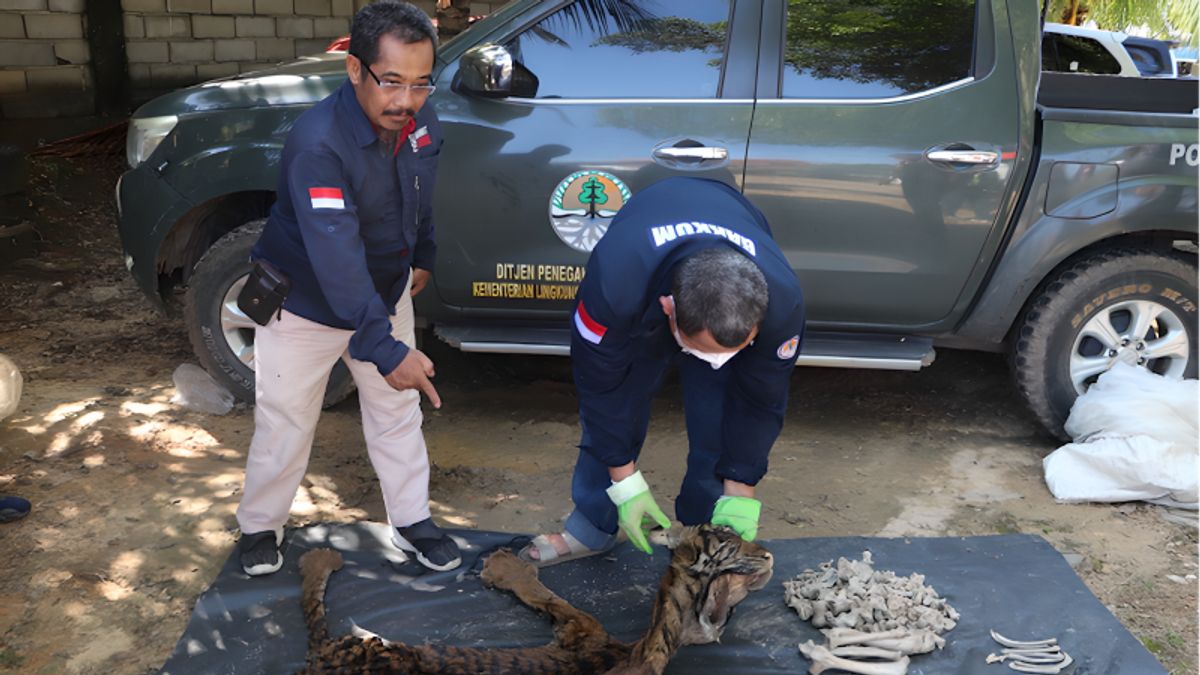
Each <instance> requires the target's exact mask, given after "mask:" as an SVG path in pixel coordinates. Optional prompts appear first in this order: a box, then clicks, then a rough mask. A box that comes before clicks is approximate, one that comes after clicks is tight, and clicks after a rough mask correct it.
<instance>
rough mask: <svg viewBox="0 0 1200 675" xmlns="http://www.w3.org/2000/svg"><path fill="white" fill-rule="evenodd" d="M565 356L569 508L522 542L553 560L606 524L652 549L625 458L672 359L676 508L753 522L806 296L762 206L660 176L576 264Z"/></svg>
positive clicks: (602, 545) (742, 527)
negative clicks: (574, 397) (573, 459)
mask: <svg viewBox="0 0 1200 675" xmlns="http://www.w3.org/2000/svg"><path fill="white" fill-rule="evenodd" d="M578 297H579V302H578V304H577V305H576V309H575V314H574V329H573V331H572V338H571V359H572V361H573V370H574V377H575V385H576V387H577V389H578V392H579V408H580V423H581V426H582V427H583V437H582V440H581V441H580V452H579V459H578V461H577V463H576V465H575V473H574V478H573V481H572V498H573V500H574V502H575V510H574V512H573V513H572V514H571V515H570V517H569V518H567V522H566V526H565V531H564V532H563V533H561V534H549V535H539V536H538V537H537V538H535V539H534V542H533V544H531V545H530V546H529V547H527V548H526V549H525V550H524V551H522V554H523V556H524V557H525V558H526V559H529V560H532V561H535V562H540V564H543V565H545V564H553V563H555V562H562V561H563V560H569V559H572V558H578V557H582V556H586V555H592V554H595V553H598V552H601V551H605V550H607V549H609V548H611V547H612V545H613V544H614V542H615V535H616V533H617V529H618V525H619V526H620V529H621V530H622V531H624V532H625V534H626V535H627V536H628V537H629V539H630V541H632V542H633V544H634V545H635V546H637V547H638V548H639V549H641V550H643V551H645V552H646V553H649V552H650V547H649V545H648V544H647V543H646V539H645V523H644V520H643V519H648V520H650V521H653V522H657V523H658V524H659V525H662V526H663V527H666V526H668V525H669V521H668V519H667V518H666V516H665V515H664V514H663V513H662V511H661V510H660V509H659V507H658V505H657V503H656V502H655V500H654V498H653V497H652V496H651V494H650V487H649V486H648V485H647V483H646V481H645V480H644V479H643V477H642V474H641V472H640V471H638V469H637V459H638V455H639V453H640V452H641V449H642V444H643V442H644V441H645V438H646V429H647V427H648V425H649V422H650V404H651V401H652V399H653V397H654V394H655V393H656V392H657V390H658V388H659V385H660V384H661V382H662V377H663V374H664V372H665V371H666V369H667V367H668V366H670V365H673V364H674V365H677V366H678V367H679V372H680V378H681V383H682V388H683V397H684V407H685V411H686V419H687V431H688V443H689V451H688V458H687V472H686V474H685V475H684V479H683V485H682V486H681V488H680V491H679V496H678V498H677V499H676V500H675V515H676V517H677V518H678V519H679V521H680V522H682V523H683V524H684V525H697V524H700V523H704V522H712V523H714V524H718V525H728V526H730V527H732V528H733V529H734V530H736V531H737V532H738V534H740V535H741V536H742V537H743V538H745V539H754V537H755V536H756V535H757V531H758V518H759V512H760V509H761V505H760V503H759V502H758V501H757V500H756V499H755V498H754V493H755V488H754V486H755V485H756V484H757V483H758V482H759V480H761V479H762V477H763V475H764V474H765V473H766V471H767V455H768V453H769V452H770V450H771V446H772V445H773V444H774V442H775V439H776V438H777V437H778V436H779V431H780V429H781V428H782V426H783V416H784V411H785V409H786V407H787V397H788V387H789V383H790V380H791V374H792V371H793V369H794V363H795V360H796V353H797V351H798V350H799V347H800V341H801V339H802V338H803V333H804V300H803V297H802V295H801V293H800V284H799V281H798V280H797V279H796V275H795V273H794V272H793V271H792V269H791V266H790V265H789V264H788V262H787V259H786V258H785V257H784V255H783V253H782V252H781V251H780V250H779V247H778V246H777V245H776V244H775V242H774V241H773V240H772V238H771V230H770V227H769V226H768V225H767V221H766V219H765V218H764V217H763V215H762V213H761V212H760V211H759V210H758V209H757V208H755V207H754V206H753V205H752V204H750V202H748V201H747V200H746V199H745V198H744V197H743V196H742V195H741V194H740V193H738V191H737V190H735V189H734V188H731V187H729V186H728V185H725V184H724V183H718V182H715V181H711V180H705V179H699V178H670V179H667V180H664V181H661V182H659V183H657V184H655V185H652V186H650V187H649V188H647V189H645V190H643V191H641V192H640V193H639V194H638V195H637V196H635V197H634V198H633V199H632V200H630V202H629V203H628V204H626V205H625V207H624V208H623V209H621V212H620V213H619V214H617V216H616V218H614V219H613V222H612V224H611V225H610V226H609V228H608V232H607V233H606V234H605V235H604V237H603V238H602V239H601V240H600V243H599V244H598V245H597V246H596V248H595V250H594V251H593V252H592V256H591V259H590V260H589V261H588V266H587V274H586V275H585V276H584V280H583V283H582V284H581V285H580V287H579V296H578Z"/></svg>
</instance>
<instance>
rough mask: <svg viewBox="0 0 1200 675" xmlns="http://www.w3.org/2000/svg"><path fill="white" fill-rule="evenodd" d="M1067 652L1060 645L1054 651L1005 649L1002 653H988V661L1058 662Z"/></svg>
mask: <svg viewBox="0 0 1200 675" xmlns="http://www.w3.org/2000/svg"><path fill="white" fill-rule="evenodd" d="M1064 656H1065V653H1064V652H1062V651H1061V650H1060V649H1059V648H1058V647H1055V648H1054V651H1037V650H1022V649H1005V650H1004V652H1003V653H1001V654H988V656H987V662H988V663H1004V661H1005V660H1006V659H1007V660H1011V661H1024V662H1025V663H1058V662H1060V661H1062V660H1063V657H1064Z"/></svg>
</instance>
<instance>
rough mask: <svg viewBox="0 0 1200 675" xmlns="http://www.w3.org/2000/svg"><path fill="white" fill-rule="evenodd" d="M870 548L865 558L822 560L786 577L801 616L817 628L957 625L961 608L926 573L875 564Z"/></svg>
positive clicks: (787, 595) (788, 594)
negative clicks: (930, 582) (814, 566)
mask: <svg viewBox="0 0 1200 675" xmlns="http://www.w3.org/2000/svg"><path fill="white" fill-rule="evenodd" d="M873 562H874V561H873V560H872V559H871V556H870V554H869V552H863V559H862V560H861V561H859V560H847V559H845V558H839V559H838V560H837V564H836V565H835V564H834V562H833V561H828V562H825V563H821V564H820V565H819V567H818V569H817V570H811V569H809V570H805V571H804V572H802V573H801V574H800V575H798V576H797V577H796V578H794V579H791V580H789V581H785V582H784V584H783V586H784V601H785V602H786V603H787V605H788V606H789V607H792V608H793V609H795V610H796V613H797V614H799V615H800V618H801V619H803V620H805V621H810V622H811V623H812V625H813V626H815V627H817V628H856V629H860V630H865V631H886V630H890V629H893V628H912V629H928V630H931V631H933V632H934V633H936V634H941V633H945V632H946V631H949V630H951V629H953V628H954V627H955V626H956V625H957V622H958V619H959V614H958V612H956V611H955V610H954V608H953V607H951V606H950V605H949V604H948V603H947V602H946V600H945V598H942V597H939V596H938V594H937V590H936V589H934V588H933V587H932V586H927V585H925V577H924V576H923V575H921V574H911V575H909V576H907V577H899V576H897V575H896V573H895V572H892V571H889V570H875V569H873V568H872V564H873Z"/></svg>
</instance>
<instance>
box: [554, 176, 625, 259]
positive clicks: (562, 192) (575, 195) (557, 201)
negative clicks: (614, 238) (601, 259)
mask: <svg viewBox="0 0 1200 675" xmlns="http://www.w3.org/2000/svg"><path fill="white" fill-rule="evenodd" d="M631 196H633V195H632V193H630V192H629V186H627V185H625V183H624V181H622V180H621V179H620V178H617V177H616V176H614V175H612V174H611V173H605V172H603V171H576V172H575V173H573V174H571V175H570V176H567V177H566V178H564V179H563V180H562V181H561V182H560V183H559V184H558V187H556V188H554V194H553V195H552V196H551V197H550V226H551V227H553V228H554V233H555V234H557V235H558V238H559V239H561V240H562V241H563V243H564V244H566V245H567V246H570V247H571V248H573V249H575V250H576V251H582V252H584V253H590V252H591V250H592V249H593V248H595V247H596V242H598V241H600V237H603V236H604V233H605V232H607V231H608V223H609V221H611V220H612V218H613V216H615V215H617V211H620V210H621V207H622V206H624V205H625V202H627V201H629V198H630V197H631Z"/></svg>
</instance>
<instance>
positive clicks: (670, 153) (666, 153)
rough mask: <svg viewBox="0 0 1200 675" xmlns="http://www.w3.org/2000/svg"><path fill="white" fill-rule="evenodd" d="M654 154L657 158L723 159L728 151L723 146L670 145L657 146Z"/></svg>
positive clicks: (727, 154) (727, 155)
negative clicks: (681, 146) (668, 146)
mask: <svg viewBox="0 0 1200 675" xmlns="http://www.w3.org/2000/svg"><path fill="white" fill-rule="evenodd" d="M654 156H655V157H658V158H659V159H675V160H698V161H705V160H712V159H725V158H727V157H729V151H728V150H726V149H725V148H712V147H707V146H701V147H695V148H688V147H683V148H680V147H670V148H658V149H657V150H655V151H654Z"/></svg>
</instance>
